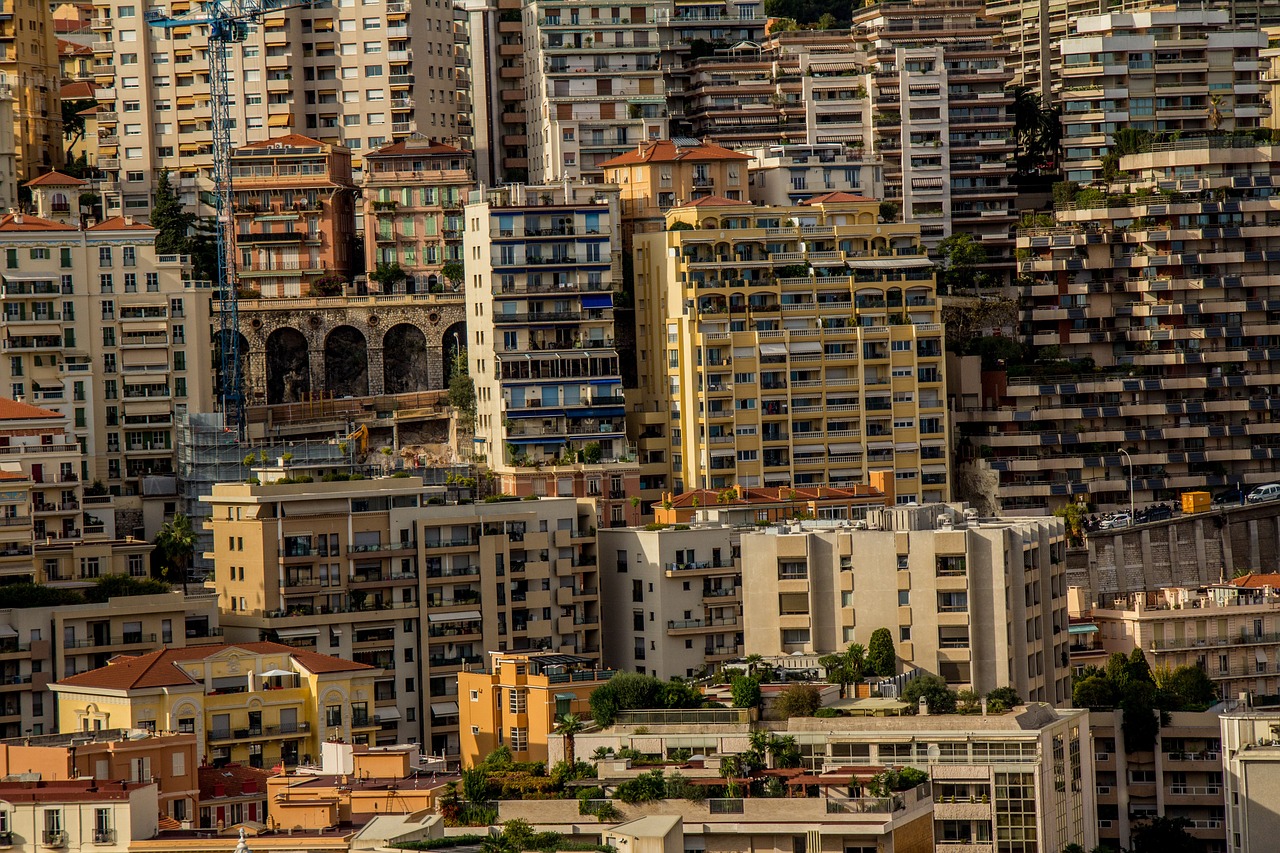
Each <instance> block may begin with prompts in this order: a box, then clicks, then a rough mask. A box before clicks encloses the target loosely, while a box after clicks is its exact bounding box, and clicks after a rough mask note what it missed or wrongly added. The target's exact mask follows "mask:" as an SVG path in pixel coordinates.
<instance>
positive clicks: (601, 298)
mask: <svg viewBox="0 0 1280 853" xmlns="http://www.w3.org/2000/svg"><path fill="white" fill-rule="evenodd" d="M582 307H583V308H612V307H613V296H612V294H608V293H593V294H588V295H585V296H583V297H582Z"/></svg>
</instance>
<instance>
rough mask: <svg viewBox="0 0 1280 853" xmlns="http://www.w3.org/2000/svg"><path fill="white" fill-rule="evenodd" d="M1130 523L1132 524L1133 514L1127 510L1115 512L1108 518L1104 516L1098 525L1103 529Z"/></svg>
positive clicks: (1125, 525) (1113, 528)
mask: <svg viewBox="0 0 1280 853" xmlns="http://www.w3.org/2000/svg"><path fill="white" fill-rule="evenodd" d="M1131 524H1133V516H1131V515H1129V513H1127V512H1117V513H1116V514H1115V515H1113V516H1111V517H1110V518H1104V519H1103V520H1102V524H1100V525H1099V527H1101V528H1102V529H1103V530H1116V529H1118V528H1121V527H1128V526H1129V525H1131Z"/></svg>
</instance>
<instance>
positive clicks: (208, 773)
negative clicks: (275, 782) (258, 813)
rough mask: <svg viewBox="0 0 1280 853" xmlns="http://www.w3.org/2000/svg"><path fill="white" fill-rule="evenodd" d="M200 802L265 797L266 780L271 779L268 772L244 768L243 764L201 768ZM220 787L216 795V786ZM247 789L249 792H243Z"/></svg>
mask: <svg viewBox="0 0 1280 853" xmlns="http://www.w3.org/2000/svg"><path fill="white" fill-rule="evenodd" d="M198 773H199V776H200V801H201V802H204V801H205V800H215V799H221V798H224V797H227V798H229V797H251V796H253V795H254V794H261V795H262V797H263V798H264V799H265V798H266V796H267V780H268V779H270V778H271V777H272V775H273V774H272V773H271V771H269V770H263V769H261V768H258V767H246V766H245V765H243V764H228V765H227V766H226V767H201V768H199V770H198ZM219 785H221V786H222V792H221V793H218V792H217V791H218V788H217V786H219ZM246 787H248V788H249V790H247V791H246V790H245V788H246Z"/></svg>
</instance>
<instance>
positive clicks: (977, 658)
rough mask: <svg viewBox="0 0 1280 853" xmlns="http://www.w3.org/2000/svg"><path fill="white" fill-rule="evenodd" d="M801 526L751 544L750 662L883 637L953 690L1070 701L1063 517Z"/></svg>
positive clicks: (890, 513) (953, 516) (901, 515)
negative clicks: (1006, 690) (882, 633)
mask: <svg viewBox="0 0 1280 853" xmlns="http://www.w3.org/2000/svg"><path fill="white" fill-rule="evenodd" d="M799 524H800V525H801V531H800V532H798V533H797V532H793V531H794V529H795V528H794V527H776V528H768V529H766V530H765V531H763V532H758V533H756V532H752V533H746V534H744V535H743V536H742V545H741V548H742V561H741V568H742V578H743V591H744V595H743V614H744V622H743V633H744V635H745V638H746V651H747V652H748V653H752V654H761V655H766V656H769V655H787V654H794V653H797V652H799V653H804V654H827V653H830V652H837V651H841V650H843V649H844V648H845V647H847V646H848V645H849V644H850V643H861V644H862V645H864V646H866V645H867V644H868V642H869V641H870V639H871V634H872V633H873V632H875V631H876V630H877V629H879V628H888V629H889V631H890V632H891V633H892V635H893V640H894V644H895V647H896V650H897V654H898V657H899V658H901V659H902V660H904V661H906V662H908V663H910V664H913V665H914V666H916V667H918V668H920V669H923V670H925V671H927V672H931V673H934V674H937V675H940V676H942V678H944V679H946V680H947V681H948V682H949V683H951V684H953V685H956V686H957V687H971V688H972V689H973V690H975V691H978V692H981V693H987V692H989V691H991V690H993V689H995V688H997V687H1005V686H1008V687H1013V688H1014V689H1015V690H1017V691H1018V694H1019V695H1020V696H1021V697H1022V698H1023V699H1028V700H1030V701H1035V702H1050V703H1053V704H1063V703H1066V702H1067V701H1069V700H1070V698H1071V678H1070V675H1071V669H1070V665H1069V658H1068V633H1067V627H1068V617H1067V585H1066V538H1065V532H1064V528H1063V524H1062V521H1061V520H1060V519H1056V518H1014V519H982V520H978V519H977V517H976V516H975V515H973V514H972V512H970V513H969V515H968V517H966V516H965V515H963V514H961V513H960V512H958V511H957V510H956V509H955V508H953V507H951V506H948V505H945V504H932V505H926V506H923V507H894V508H886V509H870V510H868V512H867V519H866V521H865V522H845V523H839V525H838V526H837V524H836V523H833V522H800V523H799Z"/></svg>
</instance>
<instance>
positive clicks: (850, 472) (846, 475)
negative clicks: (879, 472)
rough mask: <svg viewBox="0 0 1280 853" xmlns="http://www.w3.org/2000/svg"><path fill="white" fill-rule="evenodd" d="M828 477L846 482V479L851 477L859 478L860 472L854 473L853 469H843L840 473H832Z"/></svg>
mask: <svg viewBox="0 0 1280 853" xmlns="http://www.w3.org/2000/svg"><path fill="white" fill-rule="evenodd" d="M827 476H829V477H830V478H831V479H833V480H844V479H848V478H849V477H856V476H858V472H857V471H854V470H853V469H852V468H841V469H840V470H838V471H832V472H830V473H829V474H828V475H827Z"/></svg>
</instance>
